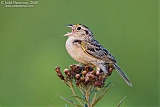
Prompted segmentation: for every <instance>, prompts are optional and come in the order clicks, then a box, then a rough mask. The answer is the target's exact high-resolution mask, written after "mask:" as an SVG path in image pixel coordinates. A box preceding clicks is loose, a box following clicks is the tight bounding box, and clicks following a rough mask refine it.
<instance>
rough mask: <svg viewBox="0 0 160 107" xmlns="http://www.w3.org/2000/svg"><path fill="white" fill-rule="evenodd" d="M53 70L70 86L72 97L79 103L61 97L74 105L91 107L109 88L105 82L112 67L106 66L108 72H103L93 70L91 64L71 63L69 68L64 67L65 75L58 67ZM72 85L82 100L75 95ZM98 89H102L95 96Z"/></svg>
mask: <svg viewBox="0 0 160 107" xmlns="http://www.w3.org/2000/svg"><path fill="white" fill-rule="evenodd" d="M55 71H56V72H57V76H58V77H59V78H60V79H61V80H63V81H64V82H65V84H66V85H67V86H69V87H70V89H71V90H72V93H73V95H74V97H75V98H76V100H77V101H78V102H79V104H80V105H77V104H75V103H73V102H72V101H71V100H68V99H66V98H63V97H62V96H60V97H61V98H63V99H64V100H66V101H67V102H69V103H71V104H73V105H75V106H80V107H84V105H85V107H93V106H94V105H95V104H96V103H97V102H98V101H99V100H100V99H101V98H102V97H103V96H104V95H105V94H106V93H107V92H108V90H109V89H110V88H109V89H107V88H106V87H107V86H108V85H107V86H105V82H106V79H107V78H108V76H110V75H111V74H112V71H113V68H108V73H107V74H105V73H103V72H102V71H97V70H94V67H93V66H87V65H85V66H81V65H76V64H73V65H70V69H67V68H66V69H64V74H65V76H63V74H62V72H61V70H60V67H56V68H55ZM73 86H76V87H77V88H78V89H79V90H80V92H81V93H82V94H83V96H84V99H83V100H82V98H81V97H78V96H77V95H76V93H75V92H74V88H73ZM102 88H103V89H102ZM100 89H102V91H101V94H100V95H99V96H97V92H99V90H100ZM93 92H94V93H95V95H94V97H93V98H92V100H91V94H92V93H93ZM84 103H85V104H84Z"/></svg>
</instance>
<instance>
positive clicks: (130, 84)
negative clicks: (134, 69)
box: [114, 63, 132, 87]
mask: <svg viewBox="0 0 160 107" xmlns="http://www.w3.org/2000/svg"><path fill="white" fill-rule="evenodd" d="M114 68H115V69H116V71H117V72H118V73H119V74H120V75H121V77H122V78H123V79H124V80H125V81H126V83H127V84H128V85H129V86H131V87H132V83H131V82H130V80H129V78H128V76H127V75H126V74H125V73H124V72H123V71H122V69H121V68H120V67H119V66H118V65H117V64H116V63H115V64H114Z"/></svg>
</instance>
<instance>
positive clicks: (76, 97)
mask: <svg viewBox="0 0 160 107" xmlns="http://www.w3.org/2000/svg"><path fill="white" fill-rule="evenodd" d="M72 97H76V98H78V99H80V100H82V101H84V102H85V103H88V101H87V100H85V99H83V98H81V97H79V96H72Z"/></svg>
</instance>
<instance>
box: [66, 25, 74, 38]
mask: <svg viewBox="0 0 160 107" xmlns="http://www.w3.org/2000/svg"><path fill="white" fill-rule="evenodd" d="M66 27H70V28H71V29H72V28H73V24H67V25H66ZM72 34H73V29H72V32H67V33H66V34H65V35H64V36H71V35H72Z"/></svg>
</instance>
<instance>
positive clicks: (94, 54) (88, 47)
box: [64, 24, 132, 86]
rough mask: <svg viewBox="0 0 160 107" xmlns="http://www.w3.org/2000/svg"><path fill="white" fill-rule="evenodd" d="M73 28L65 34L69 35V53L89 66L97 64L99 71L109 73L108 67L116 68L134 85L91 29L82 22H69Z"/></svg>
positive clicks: (67, 47) (128, 82)
mask: <svg viewBox="0 0 160 107" xmlns="http://www.w3.org/2000/svg"><path fill="white" fill-rule="evenodd" d="M66 26H67V27H70V28H71V29H72V31H71V32H68V33H67V34H65V35H64V36H68V39H67V41H66V50H67V52H68V53H69V55H70V56H71V57H72V58H73V59H74V60H76V61H77V62H79V63H82V64H84V65H89V66H95V67H96V69H97V71H103V72H104V73H106V74H107V73H108V68H109V67H112V68H114V69H115V70H116V71H117V72H118V73H119V74H120V75H121V77H122V78H123V79H124V81H125V82H126V83H127V84H128V85H129V86H132V83H131V82H130V80H129V78H128V76H127V75H126V74H125V73H124V72H123V70H122V69H121V68H120V67H119V66H118V65H117V60H116V59H115V58H114V56H112V54H111V53H110V52H109V51H108V50H107V49H105V48H104V47H103V46H102V45H101V44H100V43H99V42H98V41H97V40H96V39H95V38H94V36H93V33H92V32H91V30H90V29H89V28H88V27H87V26H85V25H82V24H68V25H66Z"/></svg>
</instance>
